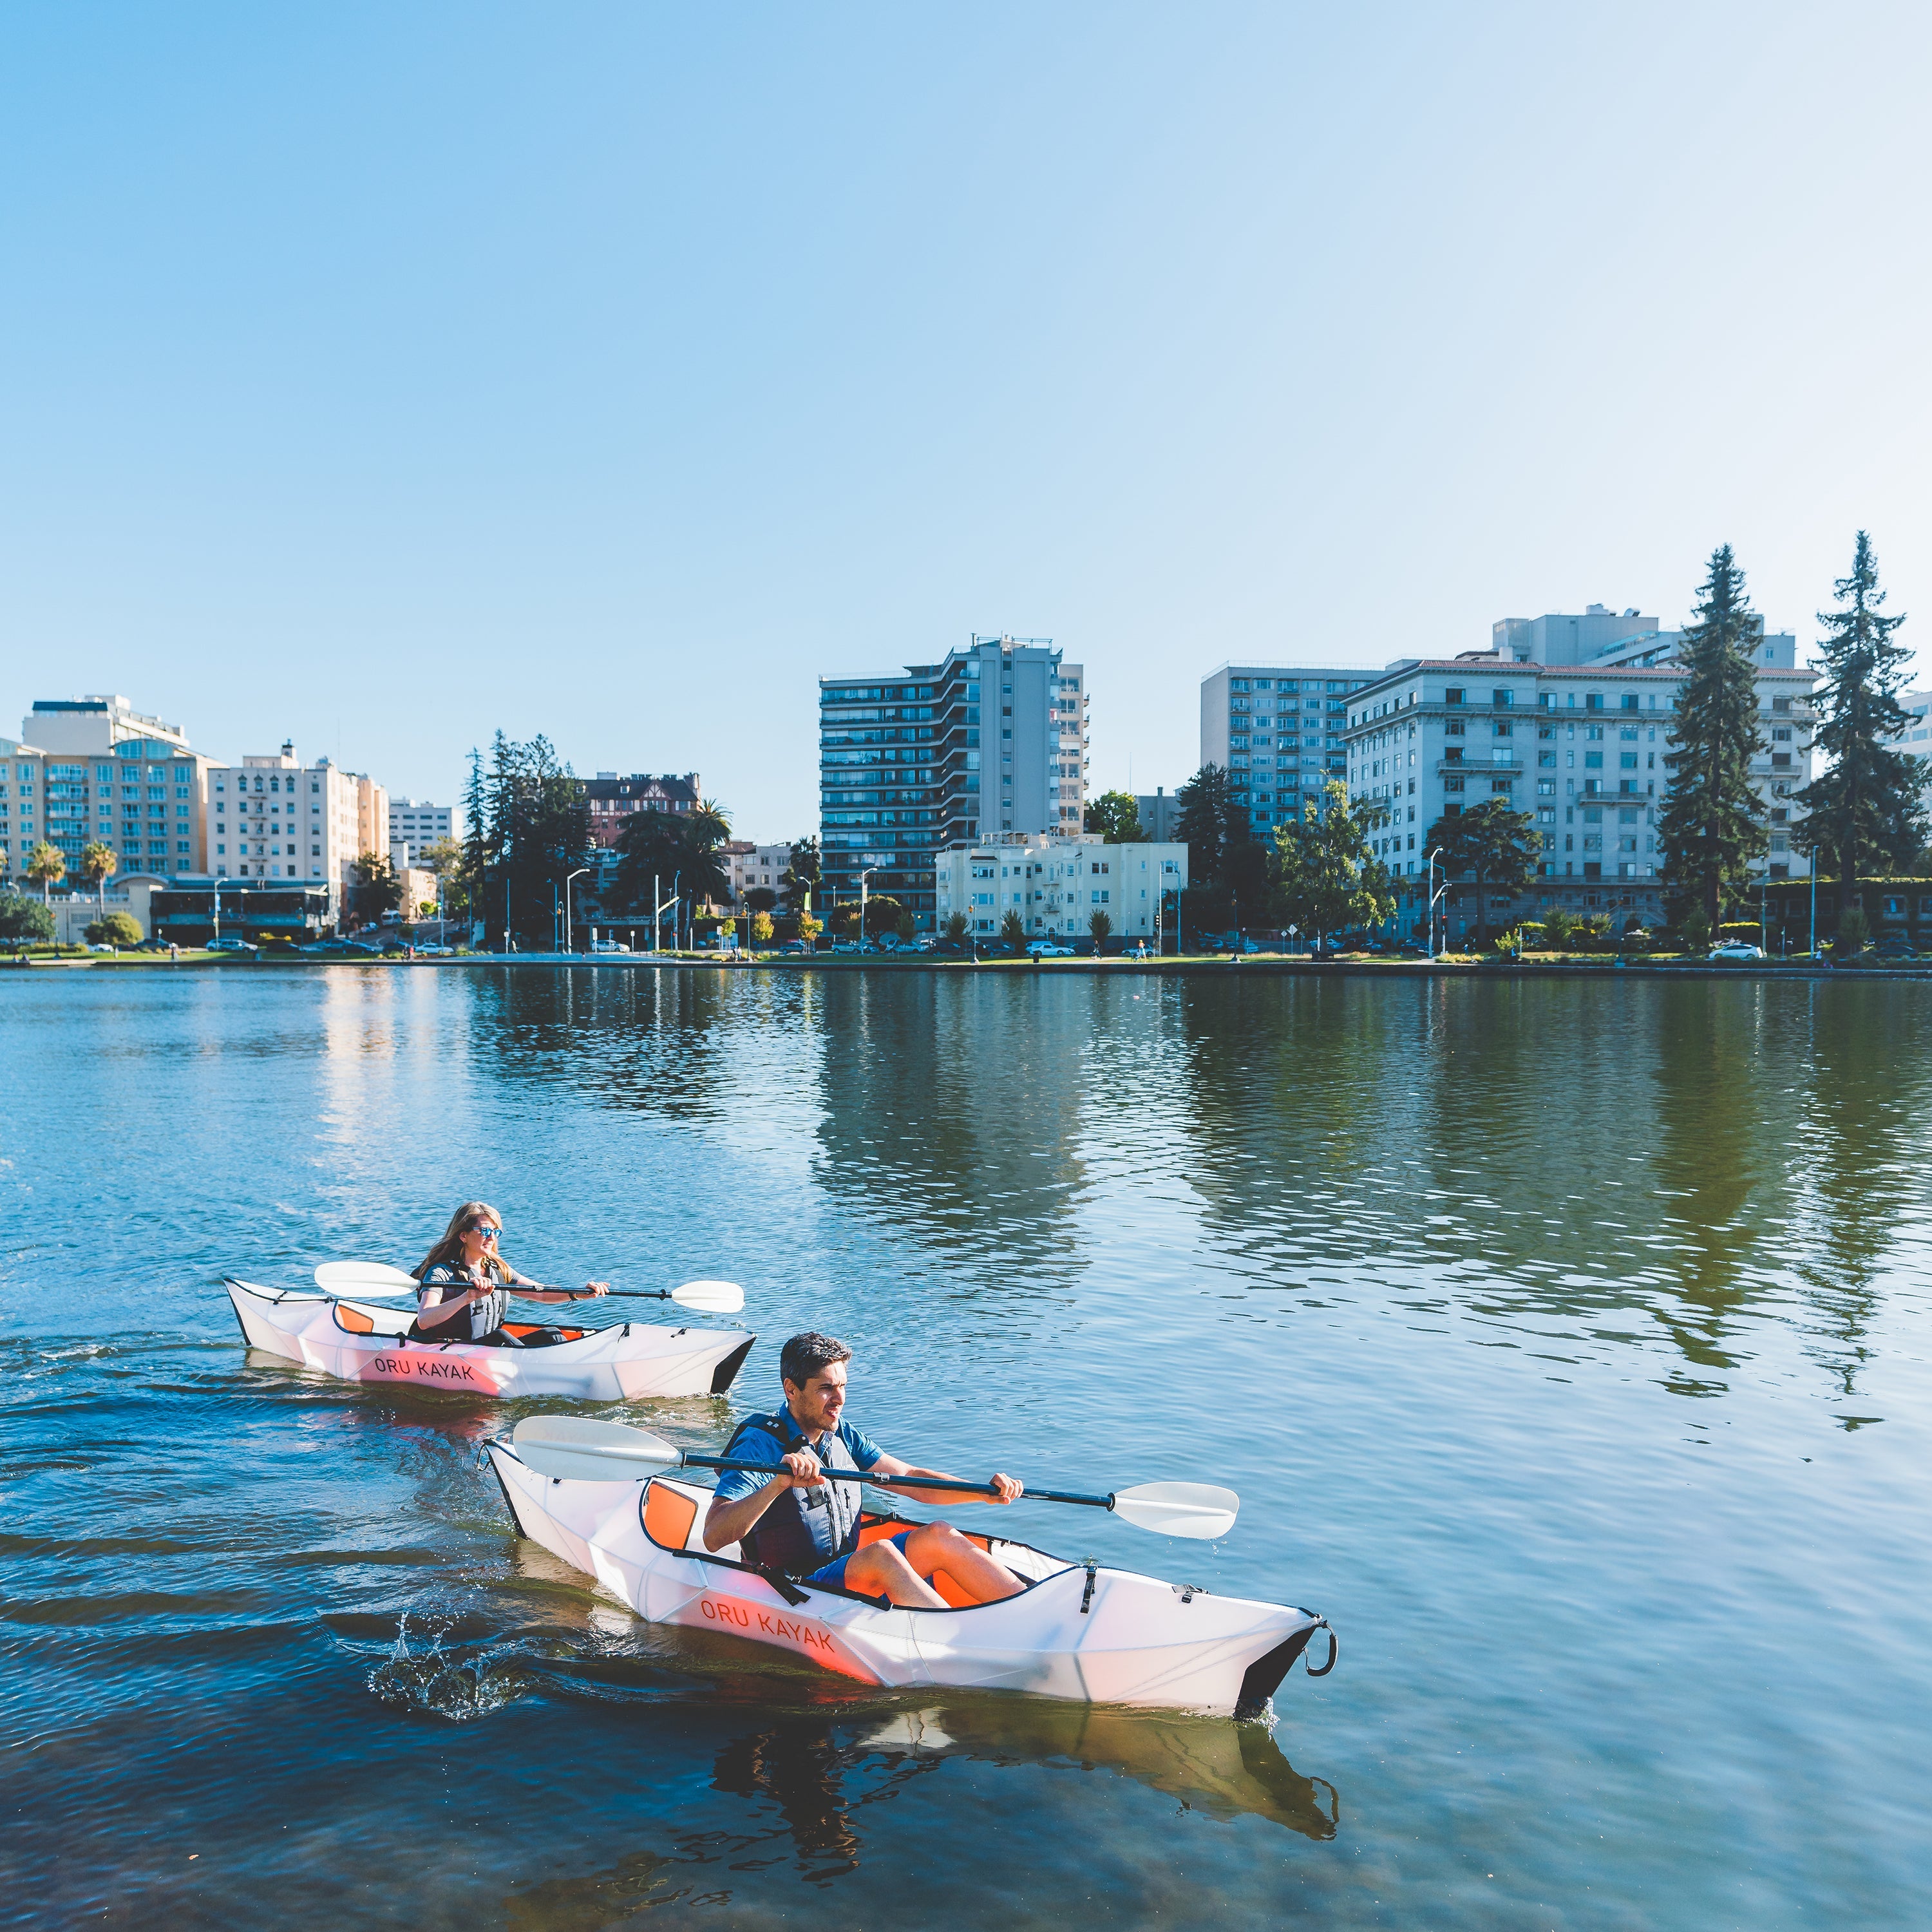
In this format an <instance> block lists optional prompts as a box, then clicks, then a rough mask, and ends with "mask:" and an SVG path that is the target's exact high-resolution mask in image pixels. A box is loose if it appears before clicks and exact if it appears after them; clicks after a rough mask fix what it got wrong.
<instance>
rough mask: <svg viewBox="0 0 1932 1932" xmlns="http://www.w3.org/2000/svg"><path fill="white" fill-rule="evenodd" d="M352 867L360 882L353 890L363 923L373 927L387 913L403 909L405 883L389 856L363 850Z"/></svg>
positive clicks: (355, 907) (353, 902) (352, 902)
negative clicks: (399, 876)
mask: <svg viewBox="0 0 1932 1932" xmlns="http://www.w3.org/2000/svg"><path fill="white" fill-rule="evenodd" d="M350 871H351V874H352V875H353V877H354V879H355V882H356V883H354V885H353V886H351V887H350V906H351V908H352V909H353V911H354V913H355V914H356V919H358V921H359V922H360V923H361V924H362V925H364V926H373V925H374V924H375V922H377V920H378V919H380V918H381V917H382V916H383V914H384V913H386V912H395V911H398V910H400V909H401V906H402V903H403V882H402V880H401V879H399V878H398V877H396V868H395V866H394V865H392V864H391V863H390V862H389V859H388V857H387V856H386V855H384V856H378V855H377V853H374V852H364V853H359V854H358V856H357V857H356V862H355V864H354V865H353V866H352V867H351V868H350Z"/></svg>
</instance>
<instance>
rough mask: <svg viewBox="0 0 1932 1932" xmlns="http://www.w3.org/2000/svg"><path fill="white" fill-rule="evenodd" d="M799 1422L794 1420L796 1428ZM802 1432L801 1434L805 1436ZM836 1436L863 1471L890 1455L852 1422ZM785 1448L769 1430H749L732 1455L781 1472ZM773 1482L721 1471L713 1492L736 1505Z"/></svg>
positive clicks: (750, 1474) (751, 1474)
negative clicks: (855, 1427) (779, 1467)
mask: <svg viewBox="0 0 1932 1932" xmlns="http://www.w3.org/2000/svg"><path fill="white" fill-rule="evenodd" d="M796 1420H797V1418H796V1417H794V1418H793V1425H794V1427H795V1426H796ZM799 1433H800V1434H801V1435H802V1434H803V1433H804V1432H803V1431H802V1430H800V1431H799ZM833 1433H835V1434H836V1435H837V1436H838V1439H839V1441H840V1442H843V1443H844V1445H845V1453H846V1454H847V1455H848V1456H850V1457H851V1459H852V1460H853V1463H855V1464H856V1466H858V1467H859V1469H870V1468H871V1466H872V1465H873V1464H874V1463H876V1462H877V1460H879V1458H880V1457H881V1456H883V1454H885V1453H886V1452H885V1451H883V1449H881V1448H880V1447H879V1445H877V1443H876V1442H874V1441H873V1440H872V1439H871V1437H870V1436H862V1435H861V1434H860V1433H859V1431H858V1430H856V1429H854V1428H853V1427H852V1425H851V1424H850V1423H849V1422H841V1423H840V1424H839V1425H838V1428H837V1430H835V1432H833ZM787 1453H788V1452H787V1449H786V1447H785V1445H784V1444H783V1443H782V1442H780V1441H779V1440H778V1438H777V1437H776V1436H774V1435H772V1433H771V1432H770V1431H769V1430H765V1429H747V1430H745V1432H744V1433H743V1434H742V1435H741V1436H739V1438H738V1442H737V1447H736V1448H735V1449H734V1450H733V1451H732V1454H733V1456H734V1457H738V1458H739V1459H740V1460H742V1461H744V1462H747V1463H758V1464H760V1465H761V1466H768V1467H769V1468H771V1469H777V1468H778V1466H780V1465H781V1463H783V1462H784V1459H785V1457H786V1455H787ZM769 1481H771V1478H769V1476H760V1475H755V1474H754V1472H752V1471H751V1470H749V1469H721V1470H719V1472H718V1487H717V1489H716V1490H715V1491H714V1492H713V1493H714V1494H715V1496H716V1497H717V1499H718V1502H721V1503H735V1502H739V1501H740V1500H741V1499H742V1498H744V1497H745V1496H751V1495H753V1494H754V1493H756V1492H757V1491H758V1490H761V1489H763V1487H764V1486H765V1485H766V1483H768V1482H769Z"/></svg>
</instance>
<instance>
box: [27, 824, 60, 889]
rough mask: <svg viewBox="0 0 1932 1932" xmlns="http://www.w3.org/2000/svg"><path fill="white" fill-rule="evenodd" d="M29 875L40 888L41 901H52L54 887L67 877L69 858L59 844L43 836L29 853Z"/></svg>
mask: <svg viewBox="0 0 1932 1932" xmlns="http://www.w3.org/2000/svg"><path fill="white" fill-rule="evenodd" d="M27 876H28V878H30V879H31V880H33V881H34V883H35V884H36V885H37V886H39V887H40V903H41V904H43V905H47V904H51V903H52V896H53V889H54V887H55V886H56V885H58V883H60V881H61V880H62V879H64V878H65V877H67V860H66V859H65V858H64V857H63V856H62V853H61V848H60V847H58V845H50V844H48V843H47V841H46V840H45V839H44V838H43V839H42V840H41V841H40V843H39V844H37V845H35V846H34V847H31V849H30V850H28V853H27Z"/></svg>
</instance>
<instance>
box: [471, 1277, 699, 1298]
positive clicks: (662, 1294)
mask: <svg viewBox="0 0 1932 1932" xmlns="http://www.w3.org/2000/svg"><path fill="white" fill-rule="evenodd" d="M517 1286H520V1287H523V1288H540V1289H542V1290H543V1292H544V1294H546V1295H568V1296H569V1297H570V1298H571V1301H622V1300H625V1299H627V1298H628V1300H630V1301H669V1300H670V1289H667V1288H607V1289H605V1290H604V1292H603V1293H602V1294H601V1295H586V1294H585V1293H584V1292H583V1289H580V1288H557V1287H555V1286H553V1285H552V1284H551V1283H549V1282H547V1281H526V1282H522V1283H518V1284H517ZM503 1292H504V1293H505V1294H506V1295H514V1294H515V1293H516V1292H517V1289H516V1288H514V1287H512V1288H508V1289H505V1290H504V1291H503Z"/></svg>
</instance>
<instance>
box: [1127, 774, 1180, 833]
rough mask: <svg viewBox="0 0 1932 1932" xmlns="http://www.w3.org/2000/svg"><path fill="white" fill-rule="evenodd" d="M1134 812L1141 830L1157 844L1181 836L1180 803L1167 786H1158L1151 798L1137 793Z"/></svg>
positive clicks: (1145, 794)
mask: <svg viewBox="0 0 1932 1932" xmlns="http://www.w3.org/2000/svg"><path fill="white" fill-rule="evenodd" d="M1134 811H1135V814H1136V816H1137V817H1139V820H1140V822H1141V829H1142V831H1143V832H1145V833H1146V834H1147V835H1148V837H1149V838H1151V839H1154V841H1157V843H1158V842H1160V841H1167V840H1172V839H1175V838H1179V837H1180V836H1181V801H1180V799H1178V798H1176V797H1175V795H1174V794H1173V793H1172V792H1171V791H1169V790H1168V789H1167V787H1166V786H1165V785H1156V786H1155V787H1154V792H1153V794H1152V796H1149V795H1148V793H1145V792H1137V793H1136V794H1135V795H1134Z"/></svg>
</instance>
